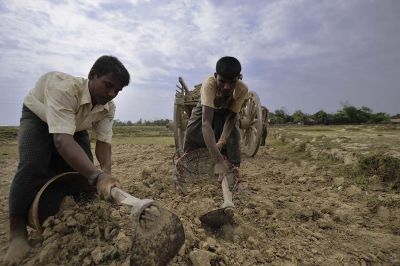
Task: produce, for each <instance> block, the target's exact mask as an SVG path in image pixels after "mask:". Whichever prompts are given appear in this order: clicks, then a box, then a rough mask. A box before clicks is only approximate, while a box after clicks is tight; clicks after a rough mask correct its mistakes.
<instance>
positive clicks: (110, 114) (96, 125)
mask: <svg viewBox="0 0 400 266" xmlns="http://www.w3.org/2000/svg"><path fill="white" fill-rule="evenodd" d="M88 83H89V80H88V79H85V78H77V77H73V76H70V75H68V74H64V73H61V72H49V73H46V74H44V75H43V76H42V77H41V78H40V79H39V80H38V82H37V83H36V85H35V87H34V88H33V89H32V90H31V91H30V92H29V93H28V95H27V96H26V97H25V99H24V105H25V106H26V107H28V108H29V109H30V110H31V111H32V112H33V113H35V114H36V115H37V116H38V117H39V118H40V119H41V120H43V121H44V122H46V123H47V125H48V126H49V133H66V134H70V135H73V134H74V133H75V132H77V131H82V130H87V129H90V128H91V129H92V133H93V134H92V135H93V137H94V138H95V139H97V140H100V141H103V142H107V143H111V138H112V126H113V119H114V114H115V104H114V102H112V101H110V102H108V103H107V104H105V105H99V104H98V105H96V106H94V108H93V109H92V100H91V97H90V93H89V88H88Z"/></svg>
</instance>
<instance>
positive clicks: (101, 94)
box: [89, 72, 123, 105]
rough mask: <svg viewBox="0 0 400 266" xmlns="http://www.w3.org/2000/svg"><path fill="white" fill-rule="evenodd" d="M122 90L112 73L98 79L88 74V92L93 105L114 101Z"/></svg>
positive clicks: (93, 74) (94, 75)
mask: <svg viewBox="0 0 400 266" xmlns="http://www.w3.org/2000/svg"><path fill="white" fill-rule="evenodd" d="M122 88H123V86H122V84H121V82H120V81H119V79H117V78H116V77H115V75H113V74H112V73H108V74H106V75H103V76H100V77H99V76H97V74H96V73H93V72H91V73H90V74H89V91H90V95H91V97H92V101H93V105H95V104H101V105H105V104H106V103H108V102H109V101H111V100H112V99H114V98H115V97H116V96H117V95H118V93H119V92H120V91H121V90H122Z"/></svg>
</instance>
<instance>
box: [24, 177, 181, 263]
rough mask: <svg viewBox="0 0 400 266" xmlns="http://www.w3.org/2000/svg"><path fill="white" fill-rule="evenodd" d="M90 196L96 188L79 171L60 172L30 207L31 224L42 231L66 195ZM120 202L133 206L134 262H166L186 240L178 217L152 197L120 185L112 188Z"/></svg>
mask: <svg viewBox="0 0 400 266" xmlns="http://www.w3.org/2000/svg"><path fill="white" fill-rule="evenodd" d="M81 194H82V195H84V196H82V197H83V198H88V199H89V198H91V197H92V196H94V195H95V189H94V187H93V186H91V185H89V183H88V182H87V179H86V178H84V177H82V176H81V175H80V174H79V173H78V172H66V173H62V174H59V175H57V176H55V177H53V178H51V179H50V180H49V181H47V182H46V184H44V185H43V186H42V188H41V189H40V190H39V192H38V193H37V194H36V196H35V199H34V201H33V203H32V205H31V208H30V210H29V225H30V226H31V227H32V228H34V229H36V230H37V231H39V232H43V228H42V224H43V222H44V221H45V220H46V218H48V217H49V216H52V215H55V214H56V213H57V212H58V210H59V206H60V203H61V201H62V199H63V198H64V196H66V195H73V196H74V197H75V196H76V197H78V196H79V198H81ZM111 195H112V197H113V198H114V199H115V200H116V201H117V202H118V203H120V204H124V205H128V206H132V211H131V212H132V214H131V216H132V220H133V221H132V227H133V239H132V248H131V265H166V264H167V263H168V262H169V261H170V260H171V259H172V258H173V257H174V256H175V255H176V254H177V253H178V251H179V249H180V248H181V246H182V245H183V243H184V242H185V233H184V230H183V226H182V223H181V221H180V220H179V218H178V217H177V216H176V215H175V214H173V213H172V212H169V211H168V210H166V209H165V208H162V207H161V206H159V204H158V203H157V202H155V201H153V200H149V199H138V198H135V197H133V196H131V195H130V194H128V193H126V192H125V191H123V190H122V189H120V188H116V187H114V188H112V189H111Z"/></svg>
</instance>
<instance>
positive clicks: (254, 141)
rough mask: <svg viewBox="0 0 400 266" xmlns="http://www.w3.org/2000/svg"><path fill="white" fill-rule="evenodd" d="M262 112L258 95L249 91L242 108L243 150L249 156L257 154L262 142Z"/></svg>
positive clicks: (241, 134) (241, 131) (241, 133)
mask: <svg viewBox="0 0 400 266" xmlns="http://www.w3.org/2000/svg"><path fill="white" fill-rule="evenodd" d="M261 135H262V112H261V104H260V99H259V98H258V95H257V94H256V93H255V92H251V91H250V92H249V93H248V95H247V98H246V100H245V101H244V103H243V105H242V107H241V109H240V136H241V149H242V152H243V153H245V154H246V155H248V156H251V157H252V156H254V155H256V153H257V151H258V148H259V146H260V143H261Z"/></svg>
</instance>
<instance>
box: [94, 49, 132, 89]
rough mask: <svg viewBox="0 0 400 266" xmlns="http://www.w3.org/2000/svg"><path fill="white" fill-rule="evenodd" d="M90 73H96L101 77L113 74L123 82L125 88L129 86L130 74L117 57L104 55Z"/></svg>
mask: <svg viewBox="0 0 400 266" xmlns="http://www.w3.org/2000/svg"><path fill="white" fill-rule="evenodd" d="M90 71H94V73H96V75H97V76H99V77H101V76H103V75H107V74H109V73H112V74H113V75H115V76H116V77H117V78H118V79H119V80H120V81H121V83H122V86H124V87H125V86H127V85H128V84H129V80H130V75H129V72H128V70H127V69H126V68H125V66H124V65H123V64H122V63H121V61H119V59H118V58H116V57H115V56H111V55H103V56H101V57H99V58H98V59H97V60H96V62H94V64H93V66H92V69H91V70H90Z"/></svg>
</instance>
